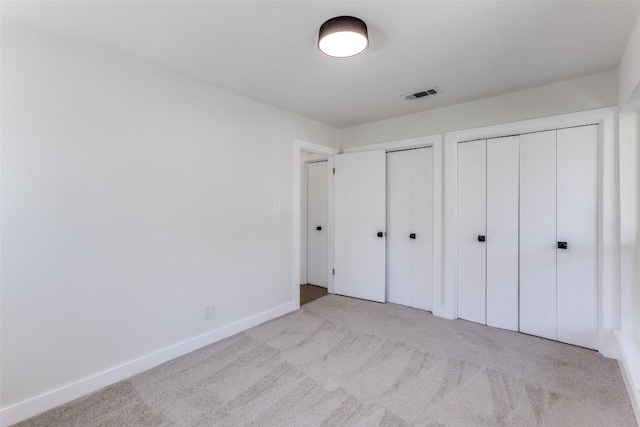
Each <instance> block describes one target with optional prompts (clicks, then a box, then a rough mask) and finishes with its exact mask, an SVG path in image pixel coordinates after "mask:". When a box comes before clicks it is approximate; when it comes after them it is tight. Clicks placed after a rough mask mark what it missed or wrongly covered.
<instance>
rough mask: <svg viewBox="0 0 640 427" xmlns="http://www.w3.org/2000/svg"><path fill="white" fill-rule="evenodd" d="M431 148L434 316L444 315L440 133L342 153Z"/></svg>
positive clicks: (387, 284) (367, 146)
mask: <svg viewBox="0 0 640 427" xmlns="http://www.w3.org/2000/svg"><path fill="white" fill-rule="evenodd" d="M426 147H431V148H432V149H433V307H432V313H433V314H434V315H436V316H440V317H446V316H444V315H443V314H442V313H441V305H440V304H438V303H437V302H438V301H440V300H441V299H442V296H441V292H442V286H440V284H441V283H442V249H443V248H442V148H443V145H442V135H441V134H437V135H428V136H420V137H417V138H409V139H401V140H396V141H388V142H381V143H377V144H371V145H363V146H359V147H351V148H347V149H345V150H344V153H356V152H359V151H371V150H385V151H386V152H389V151H397V150H403V149H412V148H426ZM386 258H387V260H386V262H387V277H385V282H386V286H387V287H388V286H389V268H388V267H389V265H388V264H389V257H388V256H387V257H386Z"/></svg>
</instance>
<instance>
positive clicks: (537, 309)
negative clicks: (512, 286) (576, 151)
mask: <svg viewBox="0 0 640 427" xmlns="http://www.w3.org/2000/svg"><path fill="white" fill-rule="evenodd" d="M556 242H557V240H556V131H549V132H539V133H532V134H527V135H521V136H520V331H521V332H524V333H527V334H532V335H537V336H540V337H544V338H549V339H553V340H555V339H557V332H556V327H557V322H556V317H557V314H556V306H557V303H556Z"/></svg>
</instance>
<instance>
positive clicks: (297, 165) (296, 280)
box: [291, 139, 340, 311]
mask: <svg viewBox="0 0 640 427" xmlns="http://www.w3.org/2000/svg"><path fill="white" fill-rule="evenodd" d="M303 151H307V152H310V153H316V154H322V155H324V156H327V161H328V164H327V173H329V179H328V180H327V198H328V200H327V210H328V215H327V219H328V224H327V236H328V239H329V242H328V245H327V248H328V254H327V260H328V263H327V264H328V266H327V267H328V271H327V291H328V292H329V293H333V275H332V274H329V273H330V272H332V270H333V178H332V177H333V174H331V173H330V172H329V171H332V170H333V156H334V155H336V154H340V150H339V149H337V148H332V147H327V146H324V145H320V144H315V143H313V142H308V141H303V140H301V139H294V140H293V177H292V181H293V195H292V203H291V212H292V214H293V230H292V235H293V250H292V254H293V257H292V258H293V266H292V267H293V268H292V270H293V271H292V282H293V283H292V291H293V309H294V311H295V310H298V309H299V308H300V259H301V258H300V245H301V240H300V234H301V233H300V231H301V230H300V227H301V221H300V218H301V210H302V204H301V194H302V179H301V175H302V173H301V172H302V167H301V164H302V152H303Z"/></svg>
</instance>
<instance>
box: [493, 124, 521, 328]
mask: <svg viewBox="0 0 640 427" xmlns="http://www.w3.org/2000/svg"><path fill="white" fill-rule="evenodd" d="M518 141H519V138H518V137H517V136H513V137H506V138H496V139H489V140H487V241H486V247H487V325H489V326H495V327H498V328H503V329H510V330H512V331H517V330H518V250H519V247H518V196H519V185H518V184H519V143H518Z"/></svg>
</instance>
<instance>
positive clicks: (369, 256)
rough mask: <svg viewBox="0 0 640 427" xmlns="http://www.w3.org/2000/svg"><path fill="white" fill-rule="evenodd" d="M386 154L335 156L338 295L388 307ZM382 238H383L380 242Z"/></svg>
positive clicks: (379, 151)
mask: <svg viewBox="0 0 640 427" xmlns="http://www.w3.org/2000/svg"><path fill="white" fill-rule="evenodd" d="M385 163H386V155H385V152H384V150H376V151H366V152H360V153H349V154H341V155H336V156H335V157H334V165H335V171H336V172H335V175H334V268H335V276H334V292H335V293H337V294H340V295H346V296H351V297H356V298H362V299H367V300H371V301H378V302H385V300H386V289H385V277H386V242H385V237H384V233H385V225H386V218H385V217H386V164H385ZM378 233H382V237H378Z"/></svg>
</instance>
